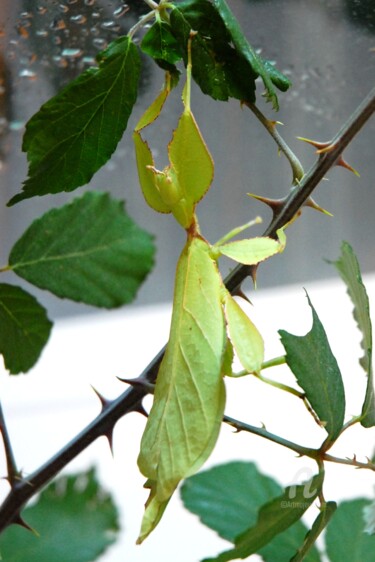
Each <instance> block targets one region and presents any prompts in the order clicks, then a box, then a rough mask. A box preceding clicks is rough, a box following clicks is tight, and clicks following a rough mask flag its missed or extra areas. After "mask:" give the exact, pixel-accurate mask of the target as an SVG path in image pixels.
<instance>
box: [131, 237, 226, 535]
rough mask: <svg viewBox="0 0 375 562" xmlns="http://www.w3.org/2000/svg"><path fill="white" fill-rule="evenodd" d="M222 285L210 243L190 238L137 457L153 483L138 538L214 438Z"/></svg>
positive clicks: (222, 338) (221, 396) (222, 339)
mask: <svg viewBox="0 0 375 562" xmlns="http://www.w3.org/2000/svg"><path fill="white" fill-rule="evenodd" d="M221 287H222V281H221V278H220V275H219V272H218V270H217V266H216V263H215V262H214V261H213V260H212V259H211V258H210V255H209V247H208V244H207V243H206V242H205V241H203V240H201V239H200V238H193V239H192V240H190V241H189V242H188V243H187V244H186V246H185V248H184V250H183V252H182V254H181V257H180V259H179V262H178V266H177V273H176V284H175V295H174V307H173V315H172V323H171V331H170V339H169V342H168V345H167V349H166V353H165V355H164V359H163V361H162V364H161V367H160V370H159V373H158V377H157V382H156V387H155V393H154V403H153V406H152V409H151V412H150V415H149V418H148V421H147V425H146V429H145V432H144V434H143V437H142V442H141V451H140V454H139V458H138V465H139V468H140V470H141V472H142V473H143V474H144V476H146V477H147V478H148V479H149V480H151V481H152V489H151V493H152V501H151V502H150V504H149V507H146V513H145V518H144V523H145V524H146V523H147V524H146V527H145V525H143V528H142V533H143V535H142V537H140V539H141V540H142V539H143V538H145V536H146V535H147V534H148V533H150V532H151V531H152V529H153V528H154V527H155V525H156V524H157V522H158V517H156V519H155V521H152V517H150V515H152V513H151V511H152V512H153V513H154V514H155V515H157V514H158V513H160V509H162V508H163V506H164V504H165V502H168V500H169V498H170V496H171V495H172V494H173V492H174V490H175V489H176V487H177V485H178V483H179V482H180V480H182V479H183V478H186V477H187V476H189V475H190V474H192V473H194V472H195V471H196V470H198V468H199V467H200V466H201V465H202V464H203V463H204V462H205V460H206V459H207V458H208V456H209V455H210V453H211V451H212V449H213V447H214V445H215V443H216V440H217V437H218V434H219V430H220V425H221V420H222V416H223V412H224V404H225V387H224V383H223V380H222V375H221V367H222V359H223V355H224V350H225V347H226V333H225V320H224V314H223V309H222V304H221ZM150 498H151V496H150Z"/></svg>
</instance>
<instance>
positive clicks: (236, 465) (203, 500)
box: [181, 461, 320, 562]
mask: <svg viewBox="0 0 375 562" xmlns="http://www.w3.org/2000/svg"><path fill="white" fill-rule="evenodd" d="M314 486H315V484H305V485H303V486H301V487H300V488H299V487H298V486H296V487H295V488H294V489H293V491H292V492H289V491H287V492H285V494H284V495H286V498H280V495H281V494H282V492H283V490H282V488H281V486H280V485H279V484H277V482H275V480H273V479H272V478H270V477H269V476H266V475H265V474H262V473H261V472H259V470H258V469H257V467H256V466H255V465H254V464H253V463H249V462H241V461H240V462H229V463H227V464H223V465H219V466H216V467H213V468H211V469H209V470H206V471H204V472H201V473H199V474H197V475H195V476H192V477H191V478H188V479H187V480H186V481H185V483H184V484H183V486H182V488H181V497H182V500H183V502H184V505H185V507H186V508H187V509H189V510H190V511H192V512H193V513H195V514H196V515H198V516H199V517H200V519H201V521H202V523H204V524H205V525H207V526H208V527H210V528H211V529H213V530H215V531H216V532H217V533H218V534H219V535H220V536H221V537H222V538H224V539H226V540H229V541H231V542H233V543H236V548H235V549H234V550H233V551H229V552H230V553H231V554H230V555H229V553H223V554H222V555H221V556H223V558H221V557H219V558H217V559H216V558H215V560H226V559H228V560H231V559H232V558H233V557H229V558H226V556H227V555H228V556H232V554H233V556H234V558H235V557H236V556H237V555H238V557H240V556H241V553H244V552H247V550H252V551H253V552H259V553H260V554H261V555H262V557H263V558H264V560H265V561H266V562H286V561H287V560H289V559H290V558H291V556H292V555H293V554H294V553H295V551H296V550H297V549H298V548H299V547H300V545H301V544H302V542H303V539H304V536H305V535H306V533H307V528H306V527H305V525H304V524H303V523H302V522H301V521H298V519H299V518H300V516H301V513H299V510H302V511H304V510H305V509H306V508H307V507H308V505H309V504H310V503H311V501H313V498H314V497H315V496H316V491H317V490H318V489H319V484H318V485H317V487H316V489H315V490H314ZM287 490H289V489H287ZM306 491H308V492H309V493H308V495H309V498H307V499H306V498H305V497H304V494H305V492H306ZM310 494H311V496H310ZM299 495H301V497H302V500H301V498H299ZM278 496H279V497H278ZM275 498H276V499H275ZM267 506H268V507H267ZM298 506H300V507H298ZM260 513H262V514H263V515H262V518H263V523H262V524H263V525H264V527H262V529H263V530H262V529H260V528H259V527H258V525H259V524H260V521H261V517H260ZM258 515H259V520H258V523H257V519H258ZM283 515H286V516H287V517H286V519H288V518H290V519H293V518H294V517H295V516H296V519H295V520H294V524H291V526H289V527H288V528H286V527H285V525H286V519H285V520H284V521H283V518H282V517H280V516H283ZM267 522H268V523H267ZM263 531H264V537H266V536H268V539H265V542H264V544H263V545H262V544H260V543H259V544H255V543H254V542H252V541H253V539H254V538H255V539H256V540H258V539H257V537H258V538H259V540H260V539H261V537H262V536H263V535H262V532H263ZM267 533H268V535H267ZM251 537H253V539H252V538H251ZM268 541H269V542H268ZM266 542H268V544H266ZM242 543H243V544H242ZM252 545H253V547H254V548H255V550H253V549H252V548H251V547H252ZM254 545H255V546H254ZM246 556H248V554H246ZM319 561H320V558H319V555H318V552H317V551H316V549H315V548H314V547H313V548H312V549H311V550H310V552H309V553H308V555H307V557H306V558H305V562H319Z"/></svg>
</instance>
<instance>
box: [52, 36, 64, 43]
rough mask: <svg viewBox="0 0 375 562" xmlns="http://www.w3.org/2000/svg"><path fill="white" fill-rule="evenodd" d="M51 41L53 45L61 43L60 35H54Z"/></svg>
mask: <svg viewBox="0 0 375 562" xmlns="http://www.w3.org/2000/svg"><path fill="white" fill-rule="evenodd" d="M53 43H54V44H55V45H61V43H62V39H61V37H59V36H58V35H55V37H54V38H53Z"/></svg>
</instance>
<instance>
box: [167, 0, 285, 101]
mask: <svg viewBox="0 0 375 562" xmlns="http://www.w3.org/2000/svg"><path fill="white" fill-rule="evenodd" d="M170 24H171V28H172V32H173V34H174V35H175V37H176V38H177V40H178V42H179V45H180V49H181V51H182V54H183V58H184V61H185V64H186V62H187V43H188V39H189V36H190V32H191V31H192V30H193V31H194V32H195V34H194V37H193V40H192V44H191V51H192V73H193V78H194V80H195V81H196V82H197V83H198V85H199V86H200V88H201V90H202V92H203V93H205V94H208V95H209V96H211V97H212V98H214V99H217V100H222V101H226V100H228V99H229V98H230V97H233V98H236V99H239V100H241V101H246V102H250V103H253V102H255V88H256V85H255V80H256V78H257V77H258V76H261V77H262V79H263V81H264V83H265V85H266V91H267V97H269V98H270V99H272V102H273V105H274V107H275V109H276V108H277V107H278V102H277V97H276V94H275V92H274V90H273V86H272V83H273V82H274V83H275V84H276V86H277V87H279V88H280V89H282V90H286V89H287V88H288V87H289V86H290V82H289V81H288V80H287V78H286V77H285V76H284V75H283V74H282V73H280V72H279V71H277V70H276V69H275V68H274V67H273V65H271V64H270V63H265V61H262V59H261V58H260V57H259V56H258V55H257V54H256V53H255V51H254V49H253V48H252V47H251V46H250V45H249V43H248V41H247V40H246V38H245V36H244V35H243V33H242V31H241V29H240V27H239V24H238V22H237V21H236V20H235V18H234V17H233V15H232V13H231V12H230V10H229V8H228V6H226V5H225V3H223V2H214V4H212V3H211V2H209V1H208V0H186V1H184V2H180V3H179V4H177V5H176V7H175V8H174V9H173V10H172V12H171V15H170Z"/></svg>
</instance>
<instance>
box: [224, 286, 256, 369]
mask: <svg viewBox="0 0 375 562" xmlns="http://www.w3.org/2000/svg"><path fill="white" fill-rule="evenodd" d="M225 317H226V320H227V324H228V330H229V337H230V339H231V342H232V344H233V347H234V350H235V351H236V353H237V356H238V358H239V360H240V362H241V364H242V366H243V367H244V369H246V370H247V371H248V372H249V373H252V372H258V371H260V369H261V366H262V363H263V360H264V342H263V338H262V336H261V335H260V333H259V332H258V330H257V328H256V327H255V326H254V324H253V323H252V321H251V320H250V318H249V317H248V316H247V314H245V312H244V311H243V310H242V308H241V307H240V305H239V304H238V303H237V302H236V301H235V300H234V298H233V297H232V296H231V294H230V293H229V292H226V295H225Z"/></svg>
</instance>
